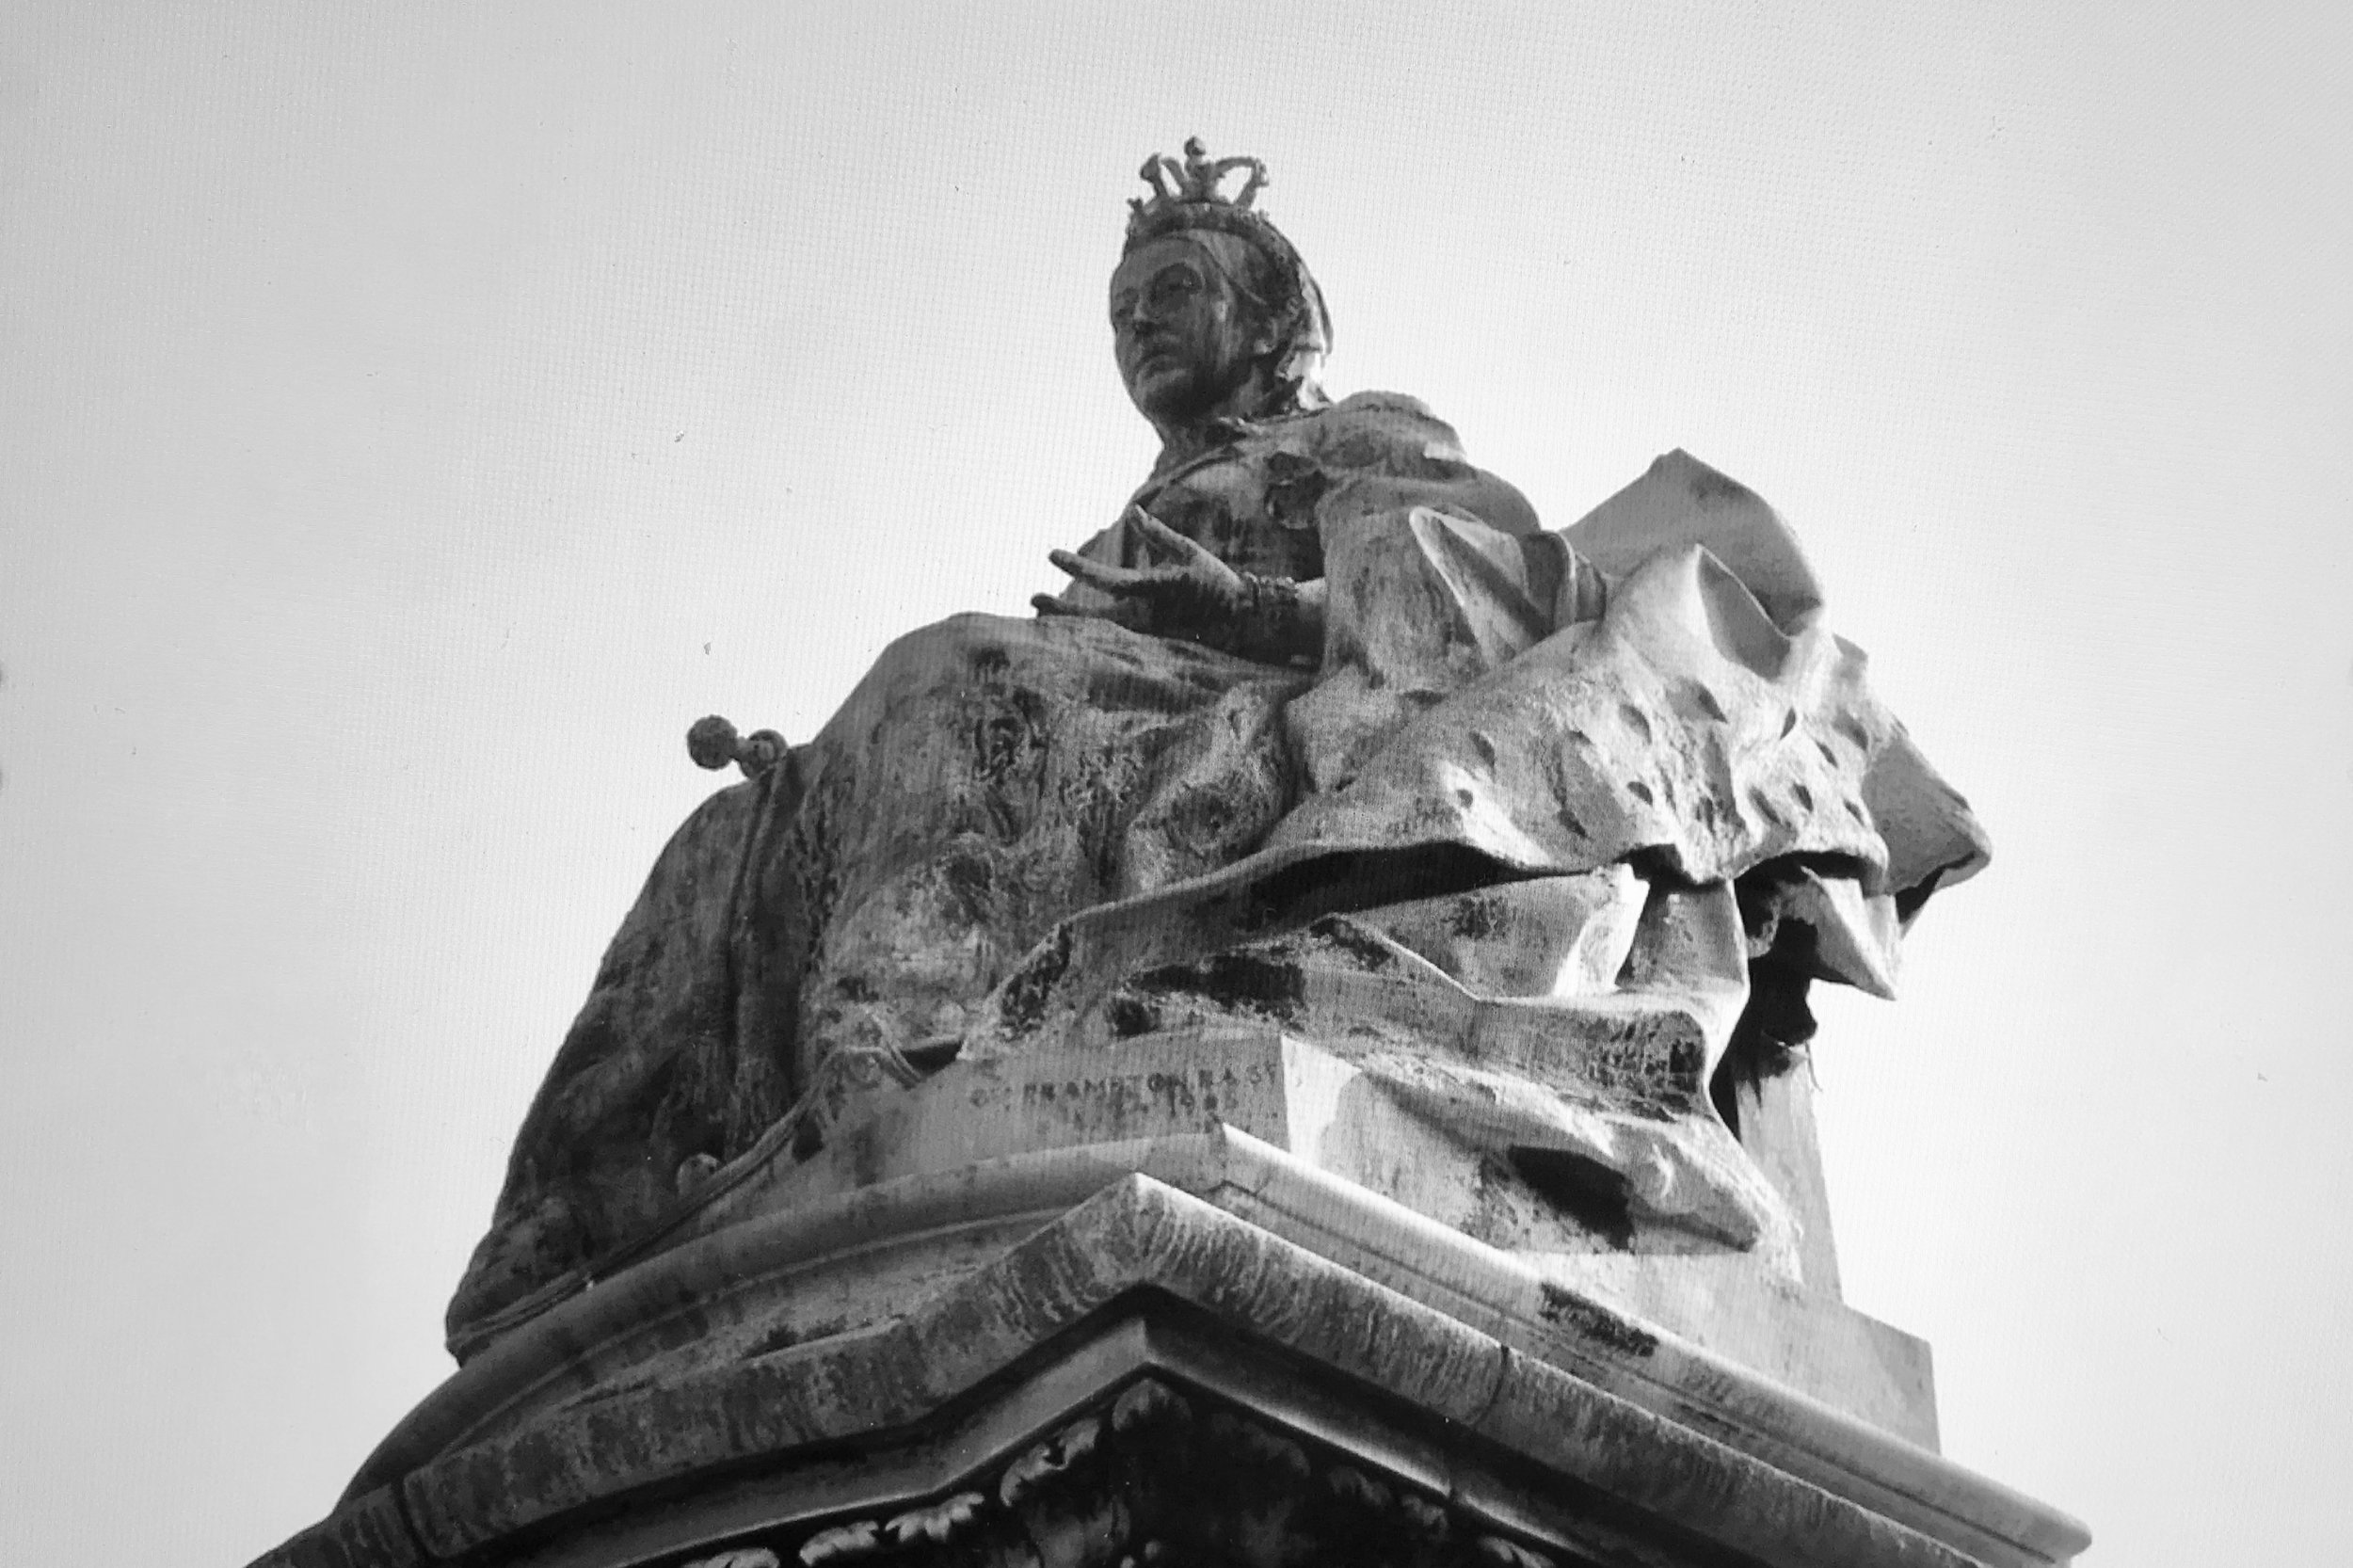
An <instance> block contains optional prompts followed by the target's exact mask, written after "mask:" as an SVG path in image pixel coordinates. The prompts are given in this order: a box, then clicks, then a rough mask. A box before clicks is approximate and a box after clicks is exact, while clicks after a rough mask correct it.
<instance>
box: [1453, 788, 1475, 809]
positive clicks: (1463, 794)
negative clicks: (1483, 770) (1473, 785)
mask: <svg viewBox="0 0 2353 1568" xmlns="http://www.w3.org/2000/svg"><path fill="white" fill-rule="evenodd" d="M1454 803H1455V804H1456V805H1457V806H1476V805H1478V804H1479V797H1478V796H1477V795H1474V794H1472V793H1471V792H1469V791H1468V790H1457V791H1455V792H1454Z"/></svg>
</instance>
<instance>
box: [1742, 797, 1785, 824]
mask: <svg viewBox="0 0 2353 1568" xmlns="http://www.w3.org/2000/svg"><path fill="white" fill-rule="evenodd" d="M1749 805H1750V806H1751V807H1752V808H1754V809H1755V811H1756V814H1757V815H1758V816H1760V817H1763V818H1764V819H1765V820H1766V821H1767V822H1769V823H1770V824H1773V825H1774V826H1775V827H1787V826H1788V825H1789V819H1788V818H1787V817H1785V816H1783V815H1782V814H1781V808H1779V807H1777V806H1775V805H1774V804H1773V803H1772V801H1771V800H1769V798H1767V796H1766V793H1765V792H1764V791H1762V790H1751V791H1750V792H1749Z"/></svg>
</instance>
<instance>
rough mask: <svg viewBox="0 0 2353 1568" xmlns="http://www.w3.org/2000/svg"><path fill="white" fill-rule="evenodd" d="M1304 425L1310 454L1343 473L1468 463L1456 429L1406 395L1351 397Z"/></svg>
mask: <svg viewBox="0 0 2353 1568" xmlns="http://www.w3.org/2000/svg"><path fill="white" fill-rule="evenodd" d="M1300 424H1301V426H1302V428H1301V435H1302V437H1303V438H1304V440H1305V443H1306V444H1307V445H1308V446H1309V447H1310V449H1311V450H1313V451H1314V452H1315V454H1316V455H1317V456H1319V457H1321V458H1322V459H1323V460H1324V461H1326V462H1327V463H1331V464H1333V465H1334V466H1337V467H1340V468H1381V469H1392V470H1394V469H1399V468H1401V467H1402V468H1407V469H1418V468H1420V467H1421V466H1423V465H1425V464H1428V463H1432V462H1436V463H1440V464H1456V463H1461V462H1463V461H1464V460H1465V459H1464V456H1463V443H1462V439H1461V438H1460V437H1458V436H1456V435H1455V433H1454V427H1453V426H1452V425H1450V424H1447V422H1446V421H1444V420H1442V419H1440V418H1439V417H1438V416H1437V415H1435V414H1433V413H1432V412H1431V411H1430V406H1429V405H1428V404H1426V403H1424V402H1423V401H1422V400H1421V399H1420V398H1418V397H1409V396H1407V395H1406V394H1405V393H1403V392H1352V393H1350V394H1349V395H1348V396H1346V397H1344V398H1342V399H1340V400H1339V401H1338V402H1337V403H1335V404H1333V405H1331V406H1330V407H1329V408H1320V409H1318V410H1316V411H1315V412H1314V413H1312V414H1307V415H1305V416H1304V417H1303V418H1302V420H1301V422H1300Z"/></svg>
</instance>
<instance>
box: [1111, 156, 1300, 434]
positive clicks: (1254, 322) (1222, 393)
mask: <svg viewBox="0 0 2353 1568" xmlns="http://www.w3.org/2000/svg"><path fill="white" fill-rule="evenodd" d="M1238 168H1246V169H1248V170H1249V171H1250V177H1249V179H1248V181H1247V182H1246V183H1245V184H1243V185H1242V187H1241V191H1240V192H1239V193H1238V194H1237V195H1236V196H1234V197H1232V198H1231V199H1228V198H1227V197H1225V196H1224V195H1223V194H1221V193H1220V191H1219V189H1218V186H1219V184H1220V183H1221V182H1222V181H1223V180H1224V179H1225V176H1226V175H1227V174H1228V173H1230V172H1231V171H1233V170H1235V169H1238ZM1144 179H1145V180H1146V181H1148V182H1149V183H1150V184H1151V185H1152V187H1153V195H1152V197H1151V199H1150V200H1135V201H1131V202H1130V203H1128V206H1129V208H1130V212H1129V216H1128V243H1127V248H1126V251H1125V253H1124V254H1123V255H1122V256H1121V258H1120V263H1119V267H1118V270H1117V271H1115V272H1114V273H1112V287H1111V312H1112V334H1113V351H1114V353H1115V354H1116V356H1117V358H1118V360H1119V374H1120V378H1121V379H1122V380H1124V381H1125V382H1126V383H1127V386H1128V396H1129V397H1131V398H1133V399H1134V400H1135V404H1136V407H1137V408H1139V409H1141V410H1142V411H1143V412H1144V417H1146V418H1147V419H1149V420H1151V421H1152V423H1153V424H1155V425H1157V426H1159V427H1160V429H1161V430H1162V431H1163V432H1167V431H1169V430H1173V429H1182V428H1185V427H1188V426H1192V425H1196V424H1202V423H1204V422H1206V421H1208V420H1209V419H1213V418H1218V417H1221V416H1228V417H1239V418H1256V417H1262V416H1265V415H1268V414H1275V413H1286V412H1289V411H1292V410H1294V409H1297V408H1320V407H1321V406H1322V405H1323V403H1324V401H1325V399H1324V396H1323V392H1322V389H1321V387H1320V386H1319V385H1318V384H1317V374H1318V372H1319V371H1320V370H1321V367H1322V363H1323V356H1324V353H1325V351H1326V350H1327V349H1328V348H1329V347H1330V345H1331V341H1332V327H1331V320H1330V318H1329V316H1327V315H1326V313H1325V312H1324V308H1323V296H1322V294H1321V292H1320V291H1319V290H1318V289H1317V287H1316V281H1315V279H1314V278H1313V277H1312V276H1310V275H1309V273H1308V271H1307V267H1306V264H1305V263H1304V262H1302V261H1301V260H1300V259H1299V252H1297V251H1296V250H1294V249H1292V248H1291V245H1290V242H1289V240H1287V239H1285V238H1284V237H1283V235H1282V233H1281V232H1280V231H1278V230H1277V229H1276V228H1275V227H1274V225H1273V224H1272V223H1270V222H1268V221H1267V220H1266V218H1265V216H1263V215H1261V214H1259V213H1257V211H1255V210H1253V208H1252V205H1251V203H1252V201H1253V200H1255V199H1256V198H1257V192H1258V188H1259V187H1260V186H1261V185H1263V184H1265V183H1266V168H1265V166H1264V165H1263V164H1261V163H1259V162H1258V160H1257V159H1256V158H1221V159H1219V160H1217V161H1216V162H1214V163H1212V162H1210V161H1209V159H1208V157H1207V156H1206V155H1205V154H1204V153H1203V152H1202V149H1201V143H1200V142H1199V140H1197V139H1195V140H1192V141H1188V142H1187V143H1186V144H1185V161H1184V162H1183V163H1181V164H1179V163H1177V161H1176V160H1175V159H1173V158H1155V159H1153V160H1151V161H1150V162H1148V163H1146V164H1145V165H1144Z"/></svg>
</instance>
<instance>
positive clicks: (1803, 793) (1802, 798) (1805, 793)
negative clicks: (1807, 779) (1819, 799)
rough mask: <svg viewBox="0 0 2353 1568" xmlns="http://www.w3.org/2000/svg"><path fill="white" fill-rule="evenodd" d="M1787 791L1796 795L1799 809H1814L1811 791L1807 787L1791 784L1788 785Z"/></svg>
mask: <svg viewBox="0 0 2353 1568" xmlns="http://www.w3.org/2000/svg"><path fill="white" fill-rule="evenodd" d="M1789 792H1790V793H1791V794H1793V795H1795V796H1796V797H1797V800H1798V808H1799V809H1801V810H1804V811H1811V810H1813V809H1814V792H1813V791H1811V790H1809V789H1807V788H1806V787H1805V786H1804V785H1802V784H1792V785H1790V786H1789Z"/></svg>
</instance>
